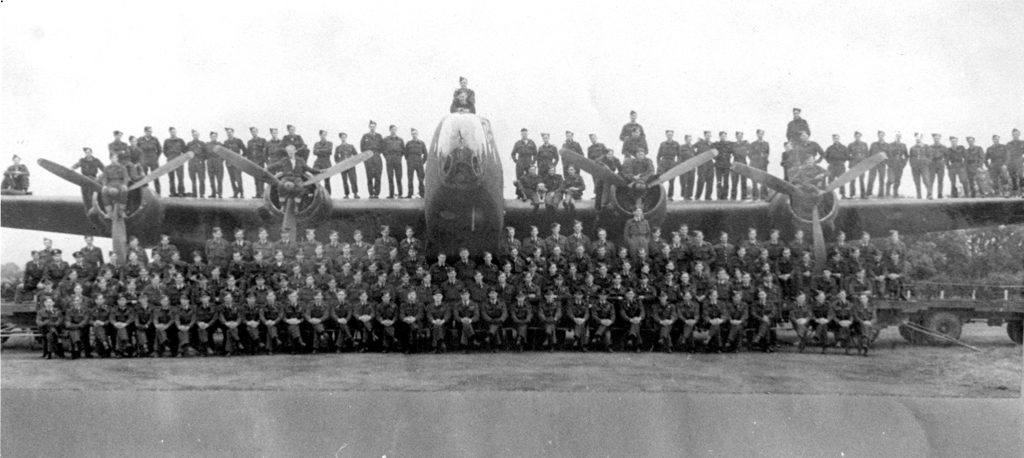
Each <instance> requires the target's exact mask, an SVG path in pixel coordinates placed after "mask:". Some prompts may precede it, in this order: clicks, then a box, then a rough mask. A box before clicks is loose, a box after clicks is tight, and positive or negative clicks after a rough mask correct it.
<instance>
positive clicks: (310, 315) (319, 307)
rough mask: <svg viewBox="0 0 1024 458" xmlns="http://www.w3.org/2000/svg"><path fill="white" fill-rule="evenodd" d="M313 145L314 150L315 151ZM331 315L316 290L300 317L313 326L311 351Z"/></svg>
mask: <svg viewBox="0 0 1024 458" xmlns="http://www.w3.org/2000/svg"><path fill="white" fill-rule="evenodd" d="M315 150H316V149H315V147H314V151H315ZM330 317H331V310H330V308H329V307H328V306H327V303H326V302H325V301H324V292H323V291H321V290H317V291H316V292H315V293H313V300H312V301H310V302H309V304H308V305H307V306H306V307H305V308H304V309H303V314H302V319H303V320H305V322H306V323H309V325H310V327H312V328H313V350H312V351H313V353H314V354H315V353H317V352H318V351H320V350H321V349H323V348H324V347H325V346H326V345H327V343H328V340H327V328H326V325H325V324H324V322H325V321H327V319H328V318H330Z"/></svg>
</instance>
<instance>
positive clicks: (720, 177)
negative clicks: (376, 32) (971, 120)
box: [512, 108, 1024, 208]
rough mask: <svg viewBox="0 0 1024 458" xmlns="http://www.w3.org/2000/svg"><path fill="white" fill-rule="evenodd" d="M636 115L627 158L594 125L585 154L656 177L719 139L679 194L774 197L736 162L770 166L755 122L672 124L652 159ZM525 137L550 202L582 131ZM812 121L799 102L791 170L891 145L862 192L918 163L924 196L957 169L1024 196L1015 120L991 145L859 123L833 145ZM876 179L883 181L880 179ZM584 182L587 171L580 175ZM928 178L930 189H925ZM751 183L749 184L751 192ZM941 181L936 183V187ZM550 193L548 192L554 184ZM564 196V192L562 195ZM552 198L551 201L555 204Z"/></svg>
mask: <svg viewBox="0 0 1024 458" xmlns="http://www.w3.org/2000/svg"><path fill="white" fill-rule="evenodd" d="M629 115H630V120H629V122H628V123H626V124H625V125H623V126H622V130H621V132H620V133H619V140H621V141H622V156H623V159H622V161H620V160H619V159H618V158H617V157H616V156H615V154H614V151H613V150H612V149H610V148H608V147H607V146H605V145H604V144H603V143H600V142H599V141H598V139H597V136H596V135H595V134H590V143H591V144H590V146H589V147H588V148H587V151H586V156H587V157H588V158H590V159H592V160H594V161H596V162H599V163H601V164H603V165H604V166H606V167H608V169H610V170H611V171H612V172H618V173H619V174H620V175H621V176H622V177H623V178H625V179H626V180H627V181H629V182H648V181H650V179H651V178H652V177H654V176H655V174H661V173H664V172H665V171H667V170H669V169H671V168H672V167H673V166H675V165H677V164H680V163H682V162H684V161H686V160H688V159H690V158H692V157H694V156H696V155H698V154H700V153H703V152H705V151H708V150H710V149H715V150H716V151H718V154H717V155H716V156H715V157H714V160H713V161H709V162H706V163H704V164H703V165H701V166H700V167H698V169H697V170H696V171H691V172H687V173H685V174H683V175H682V176H680V177H679V188H680V193H679V194H678V196H679V197H681V198H683V199H685V200H691V199H698V200H699V199H704V200H711V199H712V196H713V195H714V197H715V198H716V199H717V200H737V199H741V200H747V199H748V198H749V199H753V200H758V199H766V198H767V192H766V188H765V187H764V186H763V185H760V184H758V183H751V184H750V186H749V188H748V186H747V179H746V177H744V176H743V175H740V174H737V173H736V172H733V171H731V169H730V166H731V164H732V163H740V164H745V165H749V166H750V167H753V168H755V169H760V170H767V168H768V163H769V156H770V152H771V148H770V146H769V144H768V142H766V141H765V140H764V134H765V132H764V130H762V129H758V130H757V131H756V135H757V139H756V140H754V141H752V142H750V141H747V140H745V139H744V133H743V132H739V131H738V132H736V133H735V136H734V137H733V138H734V139H733V140H729V134H728V132H724V131H723V132H719V133H718V138H717V141H716V140H715V139H714V138H712V132H711V131H704V134H703V137H702V138H700V139H699V140H697V141H696V142H694V141H693V137H692V136H691V135H685V136H684V137H683V143H682V144H680V143H679V142H678V141H676V140H675V138H674V137H675V132H674V131H673V130H667V131H666V132H665V141H663V142H662V143H661V144H660V145H659V146H658V150H657V154H656V155H655V156H654V159H653V160H652V159H651V158H650V157H648V152H653V150H651V149H649V148H648V143H647V137H646V134H645V133H644V129H643V126H642V125H640V124H639V123H637V113H636V111H631V112H630V114H629ZM520 132H521V135H522V138H521V139H520V140H519V141H517V142H516V143H515V145H514V146H513V147H512V160H513V161H514V162H515V164H516V177H517V192H516V195H517V197H519V198H520V199H522V200H531V201H533V203H534V206H535V207H537V206H538V204H539V203H543V202H544V200H545V199H544V198H543V197H541V198H538V195H541V196H544V195H545V194H544V193H543V191H544V190H545V189H546V190H547V191H549V192H550V191H551V190H552V189H555V188H552V183H556V184H557V183H561V182H562V178H561V177H560V176H559V175H558V174H557V173H555V171H554V167H555V166H557V164H558V162H559V152H561V151H571V152H575V153H576V154H580V155H583V154H584V152H583V148H582V146H581V145H580V144H579V143H578V142H576V141H575V140H574V138H573V137H574V136H573V132H571V131H566V133H565V142H564V143H563V144H562V146H561V148H556V147H555V146H554V145H552V144H551V143H550V135H549V134H547V133H542V134H541V138H542V142H543V143H542V145H541V146H540V147H538V146H536V144H535V143H534V142H533V140H531V139H530V138H529V131H528V130H527V129H526V128H523V129H522V130H521V131H520ZM810 132H811V131H810V126H809V124H808V122H807V120H805V119H803V118H802V117H801V110H800V109H799V108H794V109H793V119H792V120H791V121H790V122H789V123H788V124H787V126H786V138H787V141H786V143H785V144H784V151H783V153H782V158H781V165H782V167H783V171H784V173H785V177H784V178H785V179H787V180H790V179H793V178H794V176H792V175H795V174H796V172H795V171H796V170H797V169H799V168H801V166H805V165H812V164H819V163H821V162H825V163H826V164H827V170H821V172H822V173H821V174H822V176H823V177H824V178H825V181H831V180H834V179H836V178H838V177H839V176H841V175H842V174H843V173H845V172H846V170H847V168H848V167H849V168H852V167H854V166H856V165H857V164H859V163H860V162H861V161H863V160H864V159H867V158H868V157H870V156H872V155H874V154H877V153H880V152H884V153H886V155H887V157H888V158H887V159H886V160H885V161H883V162H882V163H881V164H879V165H878V166H876V167H874V168H873V169H871V170H870V171H868V172H867V173H866V176H864V175H862V176H860V177H858V179H857V180H855V181H854V182H852V183H850V191H849V197H850V198H853V197H855V196H857V195H858V192H857V185H858V184H859V187H860V192H859V195H860V196H861V197H862V198H868V197H871V196H873V195H875V196H878V197H890V196H891V197H900V193H899V189H900V185H901V181H902V177H903V173H904V171H905V169H906V166H907V165H908V164H909V165H910V170H911V176H912V177H913V180H914V188H915V191H916V194H917V197H918V198H922V197H926V198H929V199H931V198H933V196H936V197H938V198H940V199H941V198H942V197H943V190H944V189H946V188H945V177H946V176H947V175H948V176H949V188H948V189H949V190H950V195H951V196H952V197H960V196H963V197H978V196H1006V197H1010V196H1022V195H1024V194H1022V191H1024V189H1022V183H1024V140H1021V138H1020V131H1019V130H1018V129H1013V130H1012V132H1011V136H1012V140H1011V141H1010V142H1008V143H1006V144H1005V145H1004V144H1002V143H1000V137H999V136H998V135H993V137H992V145H991V146H989V147H988V149H982V148H981V147H980V146H977V145H975V140H974V137H967V138H966V141H967V146H966V147H965V146H962V145H960V144H959V140H958V139H957V137H953V136H951V137H949V142H950V144H949V146H946V145H944V144H943V143H942V136H941V135H940V134H932V143H931V144H926V143H925V142H924V139H923V137H922V135H921V134H917V135H916V141H915V144H914V145H913V146H912V147H910V148H909V149H908V148H907V145H905V144H904V143H902V142H901V141H900V140H901V134H900V133H899V132H897V133H896V138H895V139H894V141H892V142H889V141H887V140H886V134H885V132H883V131H879V132H878V140H877V141H875V142H873V143H871V145H868V144H867V143H865V142H864V141H862V140H861V133H860V132H855V133H854V141H853V142H852V143H850V144H849V145H844V144H843V143H841V141H840V136H839V135H838V134H833V135H832V141H833V143H832V145H830V146H829V147H828V148H827V149H822V148H821V146H820V145H819V144H818V143H816V142H814V141H811V140H810ZM568 169H571V167H566V166H565V165H563V173H564V174H565V176H566V180H565V181H569V180H568V178H569V176H570V175H569V173H570V172H569V170H568ZM876 181H877V183H878V185H877V187H876V185H875V183H876ZM581 183H582V181H581ZM604 188H605V186H604V185H603V183H600V182H596V183H595V189H594V197H595V201H596V207H597V208H602V204H603V203H604V202H605V201H606V196H604V195H603V194H604ZM922 188H923V193H922ZM748 190H749V193H748ZM839 191H840V193H841V195H842V196H843V197H846V196H847V193H846V189H845V187H844V188H841V189H840V190H839ZM933 191H934V193H933ZM546 195H550V193H548V194H546ZM558 197H559V198H560V196H558ZM667 197H668V199H669V200H674V199H675V197H676V193H675V183H674V180H672V181H669V182H668V189H667ZM548 207H549V208H551V207H552V206H551V205H548Z"/></svg>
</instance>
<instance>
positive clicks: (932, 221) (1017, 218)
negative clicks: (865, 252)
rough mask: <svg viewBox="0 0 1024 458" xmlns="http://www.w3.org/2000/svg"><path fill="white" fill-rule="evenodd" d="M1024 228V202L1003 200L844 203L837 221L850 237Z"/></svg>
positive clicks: (904, 200) (852, 200)
mask: <svg viewBox="0 0 1024 458" xmlns="http://www.w3.org/2000/svg"><path fill="white" fill-rule="evenodd" d="M1003 224H1024V200H1022V199H1003V198H973V199H969V198H963V199H959V198H958V199H939V200H919V199H886V200H872V199H868V200H858V199H850V200H843V201H841V202H840V204H839V214H838V215H837V216H836V219H835V226H836V228H837V229H841V230H845V231H846V232H847V234H848V235H851V236H852V235H855V234H859V233H860V232H861V231H867V232H869V233H871V234H872V235H884V234H886V233H887V232H888V231H889V230H890V229H895V230H898V231H900V233H907V234H917V233H925V232H937V231H951V230H955V229H970V228H976V227H987V226H998V225H1003Z"/></svg>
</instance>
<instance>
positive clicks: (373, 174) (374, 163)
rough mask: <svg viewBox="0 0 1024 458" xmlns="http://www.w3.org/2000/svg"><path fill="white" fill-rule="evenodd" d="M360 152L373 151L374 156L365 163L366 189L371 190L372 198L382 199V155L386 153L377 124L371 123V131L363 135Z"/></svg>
mask: <svg viewBox="0 0 1024 458" xmlns="http://www.w3.org/2000/svg"><path fill="white" fill-rule="evenodd" d="M359 150H360V152H363V153H365V152H367V151H372V152H373V156H372V157H370V158H369V159H367V160H366V162H364V163H363V165H364V167H366V187H367V188H369V193H370V198H371V199H378V198H380V178H381V173H382V172H383V168H384V164H383V162H382V159H381V154H383V153H384V137H382V136H381V135H380V134H379V133H377V123H376V122H373V121H372V120H371V121H370V131H369V132H367V133H365V134H363V138H362V139H360V140H359Z"/></svg>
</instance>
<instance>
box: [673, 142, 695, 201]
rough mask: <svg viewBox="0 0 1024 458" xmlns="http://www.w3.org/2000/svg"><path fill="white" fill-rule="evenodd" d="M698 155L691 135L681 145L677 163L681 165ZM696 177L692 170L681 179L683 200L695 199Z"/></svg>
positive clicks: (680, 187) (680, 186)
mask: <svg viewBox="0 0 1024 458" xmlns="http://www.w3.org/2000/svg"><path fill="white" fill-rule="evenodd" d="M696 155H697V149H696V148H695V147H694V146H693V136H692V135H690V134H686V135H684V136H683V144H682V145H679V157H678V158H677V162H679V163H680V164H681V163H683V162H686V161H688V160H690V159H693V156H696ZM696 176H697V172H696V171H693V170H690V171H689V172H686V173H684V174H682V175H681V176H680V177H679V192H680V194H682V196H683V199H685V200H691V199H693V185H694V179H695V178H696Z"/></svg>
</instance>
